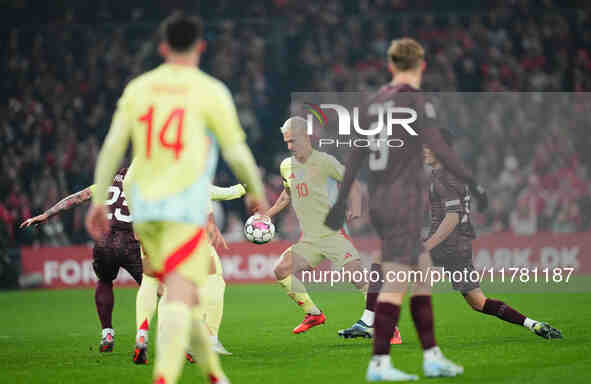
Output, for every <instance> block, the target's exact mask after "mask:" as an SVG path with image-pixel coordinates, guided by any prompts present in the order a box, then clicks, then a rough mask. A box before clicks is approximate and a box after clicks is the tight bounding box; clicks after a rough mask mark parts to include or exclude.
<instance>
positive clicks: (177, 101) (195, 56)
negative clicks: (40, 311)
mask: <svg viewBox="0 0 591 384" xmlns="http://www.w3.org/2000/svg"><path fill="white" fill-rule="evenodd" d="M161 32H162V37H163V39H162V42H161V43H160V45H159V52H160V53H161V54H162V56H163V57H164V58H165V63H164V64H162V65H160V66H159V67H157V68H156V69H154V70H152V71H149V72H146V73H145V74H143V75H141V76H139V77H137V78H136V79H134V80H132V81H131V82H130V83H129V84H128V85H127V86H126V88H125V90H124V92H123V95H122V96H121V98H120V99H119V102H118V105H117V109H116V111H115V114H114V116H113V121H112V123H111V127H110V129H109V133H108V135H107V138H106V139H105V142H104V144H103V147H102V149H101V152H100V155H99V158H98V161H97V169H96V173H95V179H96V185H97V187H96V195H95V196H94V197H93V205H92V207H91V208H90V211H89V213H88V215H87V217H86V227H87V230H88V232H89V233H90V234H91V236H92V237H93V238H95V239H97V240H98V239H101V238H102V237H103V236H104V234H105V233H106V232H107V231H108V228H109V223H108V221H107V220H106V212H105V208H104V205H103V204H102V201H103V200H104V199H105V197H106V193H107V186H108V181H109V180H110V178H111V177H112V175H113V173H114V172H115V169H116V167H117V164H118V163H119V161H120V160H121V158H122V157H123V155H124V153H125V150H126V149H127V146H128V144H129V140H130V139H131V140H132V142H133V152H134V153H133V154H134V156H133V157H134V167H133V169H132V170H131V172H130V173H129V174H128V175H127V177H126V183H129V191H131V193H129V194H128V196H127V198H128V200H129V204H130V208H131V212H133V214H134V224H133V228H134V232H135V233H136V234H137V235H138V237H139V239H140V241H141V243H142V246H143V247H144V248H145V251H146V256H145V258H144V263H143V265H144V268H145V270H146V272H149V273H150V274H154V275H155V276H158V278H159V279H160V280H161V281H162V282H164V284H165V285H166V288H167V296H168V301H167V303H166V305H163V306H162V307H161V311H160V313H161V315H162V316H161V319H160V321H161V322H162V329H163V331H164V332H165V334H162V335H160V337H158V340H157V343H156V344H157V348H156V363H155V365H154V383H157V384H173V383H176V382H177V380H178V378H179V376H180V373H181V369H182V365H183V359H184V354H185V351H186V350H187V349H188V347H189V344H191V346H192V347H193V348H192V349H193V350H194V351H195V352H196V354H197V355H198V356H199V363H200V367H201V368H202V370H203V371H204V373H205V375H206V377H207V379H208V380H209V381H210V382H212V383H227V382H229V380H228V379H227V378H226V376H225V374H224V372H223V371H222V368H221V366H220V362H219V359H218V356H217V355H216V354H215V353H214V352H213V351H212V350H211V348H210V346H209V338H208V332H207V329H206V327H205V324H204V323H203V321H202V316H201V314H202V311H201V310H200V309H199V306H200V305H203V304H202V303H201V302H200V300H199V297H200V293H199V289H200V288H202V287H203V285H204V283H205V281H206V279H207V274H208V271H209V267H210V260H211V257H209V250H208V244H207V234H206V231H205V228H204V227H205V225H206V220H207V205H208V199H209V196H208V186H209V184H210V181H211V178H212V176H213V172H214V170H215V166H216V163H217V156H218V152H217V144H219V146H220V148H221V151H222V154H223V156H224V159H225V160H226V162H227V163H228V164H229V165H230V168H231V169H232V170H233V171H234V173H235V174H236V176H238V178H239V179H240V180H241V181H242V182H243V183H245V184H247V185H248V186H249V194H248V195H247V205H248V207H249V208H250V209H251V210H255V209H262V210H266V209H267V208H268V207H267V204H266V202H265V199H264V193H263V185H262V181H261V178H260V175H259V174H258V169H257V166H256V164H255V162H254V158H253V156H252V153H251V152H250V149H249V148H248V146H247V145H246V142H245V135H244V132H243V130H242V128H241V127H240V123H239V121H238V116H237V113H236V108H235V106H234V103H233V101H232V97H231V95H230V93H229V92H228V89H227V88H226V86H224V85H223V84H222V83H221V82H219V81H218V80H216V79H214V78H212V77H211V76H209V75H206V74H205V73H203V72H201V71H200V70H199V69H198V68H197V65H198V63H199V58H200V55H201V52H202V50H203V48H204V42H203V40H202V36H203V27H202V22H201V20H199V19H198V18H196V17H191V16H185V15H183V14H182V13H175V14H173V15H172V16H170V17H168V18H167V19H166V20H165V21H164V22H163V24H162V27H161Z"/></svg>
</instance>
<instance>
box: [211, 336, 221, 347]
mask: <svg viewBox="0 0 591 384" xmlns="http://www.w3.org/2000/svg"><path fill="white" fill-rule="evenodd" d="M209 340H210V342H211V345H216V344H217V343H218V342H219V340H218V335H211V336H209Z"/></svg>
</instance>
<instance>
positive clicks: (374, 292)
mask: <svg viewBox="0 0 591 384" xmlns="http://www.w3.org/2000/svg"><path fill="white" fill-rule="evenodd" d="M371 272H377V275H378V276H376V274H375V273H371ZM371 272H370V278H371V279H372V280H370V282H369V288H368V289H367V297H366V299H365V309H367V310H368V311H372V312H375V311H376V304H377V303H378V295H379V294H380V290H381V289H382V265H381V264H375V263H374V264H372V265H371ZM374 277H378V279H377V281H376V279H375V278H374Z"/></svg>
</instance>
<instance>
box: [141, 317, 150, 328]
mask: <svg viewBox="0 0 591 384" xmlns="http://www.w3.org/2000/svg"><path fill="white" fill-rule="evenodd" d="M140 329H141V330H144V331H147V330H148V329H150V328H149V327H148V319H145V320H144V322H143V323H142V325H140Z"/></svg>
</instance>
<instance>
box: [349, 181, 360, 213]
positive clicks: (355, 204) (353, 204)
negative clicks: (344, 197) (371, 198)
mask: <svg viewBox="0 0 591 384" xmlns="http://www.w3.org/2000/svg"><path fill="white" fill-rule="evenodd" d="M359 217H361V185H360V184H359V181H357V180H355V181H354V182H353V185H352V186H351V194H350V195H349V209H347V221H351V220H355V219H357V218H359Z"/></svg>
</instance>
